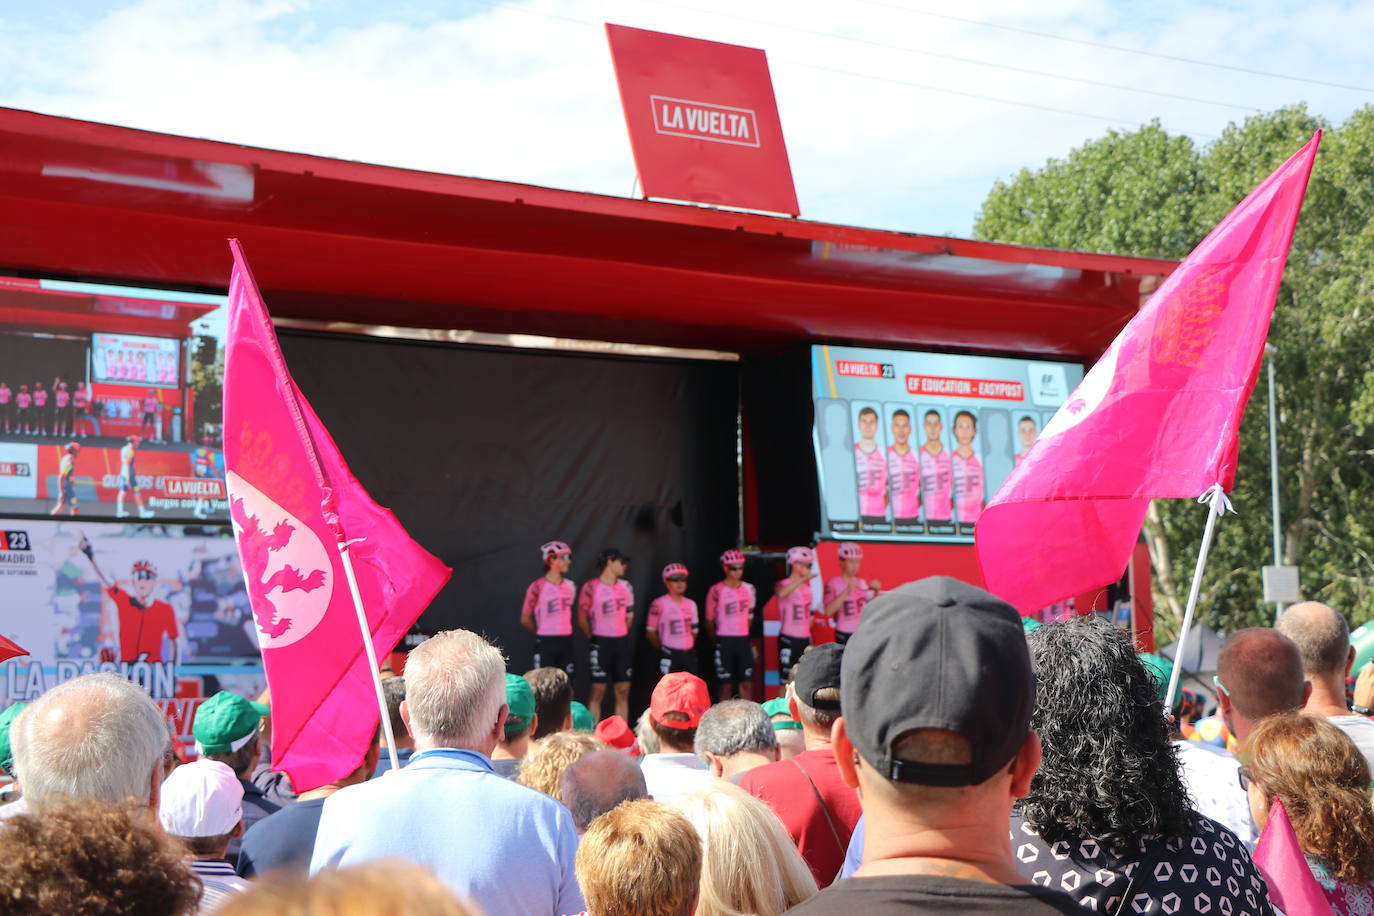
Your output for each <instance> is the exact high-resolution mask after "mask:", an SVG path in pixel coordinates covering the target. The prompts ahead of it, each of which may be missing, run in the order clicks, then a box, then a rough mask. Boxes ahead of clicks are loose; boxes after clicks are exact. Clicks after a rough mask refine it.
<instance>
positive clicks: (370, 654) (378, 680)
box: [339, 538, 401, 772]
mask: <svg viewBox="0 0 1374 916" xmlns="http://www.w3.org/2000/svg"><path fill="white" fill-rule="evenodd" d="M361 540H362V538H355V539H354V540H351V541H340V542H339V556H341V557H343V567H344V578H346V579H347V580H348V591H349V594H351V595H352V596H353V610H355V611H357V612H358V628H359V629H360V630H362V632H363V651H364V652H366V653H367V670H369V671H371V672H372V686H373V687H375V688H376V689H377V708H378V709H380V710H381V711H382V731H383V733H384V734H385V735H386V749H387V753H389V754H390V755H391V769H392V771H393V772H394V771H396V770H399V769H400V768H401V764H400V761H399V760H398V759H397V757H396V736H395V734H393V733H392V731H391V715H390V713H388V712H387V709H386V695H385V694H384V693H382V673H381V672H380V671H378V670H377V668H378V665H377V650H376V649H374V648H372V633H371V632H370V631H369V630H368V628H367V614H366V613H365V612H364V611H363V596H362V594H361V593H359V591H358V579H357V577H356V576H354V575H353V560H352V559H351V558H350V557H349V555H348V548H349V545H351V544H356V543H358V541H361Z"/></svg>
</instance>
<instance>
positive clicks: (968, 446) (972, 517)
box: [950, 410, 983, 525]
mask: <svg viewBox="0 0 1374 916" xmlns="http://www.w3.org/2000/svg"><path fill="white" fill-rule="evenodd" d="M977 434H978V421H977V420H976V419H974V416H973V414H972V413H970V412H969V411H967V410H961V411H959V412H958V413H956V414H955V415H954V441H955V442H957V443H959V445H958V447H957V448H955V449H954V454H953V456H951V458H950V465H951V468H950V470H951V479H952V480H953V484H954V505H955V508H956V510H957V512H958V515H959V521H960V523H962V524H965V525H971V524H973V523H974V522H976V521H978V516H980V515H982V514H983V463H982V462H981V461H979V460H978V456H977V454H975V453H974V451H973V437H974V436H975V435H977Z"/></svg>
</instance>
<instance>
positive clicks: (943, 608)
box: [840, 576, 1035, 786]
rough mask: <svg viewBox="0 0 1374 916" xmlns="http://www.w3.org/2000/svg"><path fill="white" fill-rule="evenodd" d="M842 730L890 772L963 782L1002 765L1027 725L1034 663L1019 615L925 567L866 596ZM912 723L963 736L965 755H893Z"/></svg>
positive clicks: (849, 649) (852, 645)
mask: <svg viewBox="0 0 1374 916" xmlns="http://www.w3.org/2000/svg"><path fill="white" fill-rule="evenodd" d="M840 683H841V686H840V697H841V700H840V702H841V707H842V710H843V714H844V722H845V732H846V733H847V734H848V736H849V740H850V741H851V742H853V744H854V747H855V749H856V750H858V752H859V754H860V755H861V756H862V757H863V759H864V760H865V761H867V762H868V764H869V765H870V766H872V767H873V768H874V769H876V770H877V771H878V772H879V773H881V774H882V775H883V776H885V777H887V778H888V779H891V780H893V781H895V782H907V783H915V784H918V785H926V786H968V785H977V784H979V783H981V782H984V781H986V780H987V779H988V778H989V777H991V776H992V775H993V774H994V773H996V772H997V771H998V770H1001V769H1003V768H1005V767H1006V766H1007V765H1008V764H1009V763H1011V760H1012V758H1013V757H1015V756H1016V753H1017V751H1019V750H1020V749H1021V745H1022V744H1023V743H1024V742H1025V740H1026V734H1027V733H1028V732H1029V731H1030V727H1031V708H1032V707H1033V706H1034V705H1035V673H1034V670H1033V669H1032V667H1031V660H1030V653H1029V651H1028V650H1027V649H1026V637H1025V634H1024V632H1023V630H1022V628H1021V615H1020V614H1019V613H1017V611H1016V609H1015V608H1013V607H1012V606H1011V605H1010V604H1007V603H1006V602H1005V601H1003V600H1002V599H1000V598H998V597H996V596H994V595H991V594H989V593H988V592H985V591H983V590H982V589H980V588H974V587H973V586H972V585H969V584H967V583H965V582H960V581H959V580H958V579H951V578H949V577H947V576H931V577H930V578H927V579H921V580H920V581H917V582H908V583H907V584H906V585H903V586H901V587H900V588H896V589H894V590H892V591H890V592H886V593H884V594H883V595H880V596H879V597H877V598H875V599H873V600H872V601H870V602H869V603H868V606H867V607H866V608H864V618H863V623H861V624H860V625H859V628H858V629H857V630H856V631H855V632H854V636H853V637H852V638H851V639H850V640H849V643H848V645H847V646H846V647H845V652H844V656H843V663H842V665H841V676H840ZM918 728H932V729H943V730H945V731H951V732H955V733H957V734H960V735H963V736H964V737H965V738H967V739H968V740H969V744H970V745H971V748H972V751H973V754H972V759H971V761H970V762H969V763H967V764H947V763H943V764H937V763H920V762H916V761H911V760H900V759H896V758H894V757H893V755H892V746H893V744H894V743H895V742H896V741H897V739H898V738H901V737H902V736H903V735H905V734H906V733H907V732H910V731H913V730H914V729H918Z"/></svg>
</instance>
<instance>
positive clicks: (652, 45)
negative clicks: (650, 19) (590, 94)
mask: <svg viewBox="0 0 1374 916" xmlns="http://www.w3.org/2000/svg"><path fill="white" fill-rule="evenodd" d="M606 35H607V38H608V39H609V41H610V45H611V58H612V60H613V61H614V63H615V73H616V81H617V82H618V83H619V85H620V101H621V104H622V106H623V107H624V110H625V124H626V126H627V127H628V128H629V131H630V146H631V148H632V149H633V151H634V158H635V168H636V169H637V170H638V172H639V181H640V185H641V186H642V188H643V190H644V195H645V196H646V197H659V198H666V199H669V200H690V201H695V202H698V203H705V204H720V205H724V206H728V207H743V208H746V209H750V210H767V211H770V212H774V213H787V214H790V215H792V216H796V215H797V214H798V213H799V212H800V207H799V206H798V205H797V191H796V188H795V187H794V186H793V184H792V168H791V166H790V165H789V163H788V160H787V146H786V144H785V143H784V142H783V137H782V121H781V120H780V119H779V118H778V105H777V101H776V99H775V98H774V96H773V81H772V78H771V77H770V76H769V74H768V59H767V57H766V56H765V55H764V53H763V51H760V50H758V49H756V48H744V47H740V46H739V45H727V44H720V43H719V42H714V41H702V40H700V39H697V38H684V37H682V36H680V35H668V34H665V33H663V32H649V31H645V30H643V29H631V28H627V27H625V26H619V25H609V24H608V25H607V26H606Z"/></svg>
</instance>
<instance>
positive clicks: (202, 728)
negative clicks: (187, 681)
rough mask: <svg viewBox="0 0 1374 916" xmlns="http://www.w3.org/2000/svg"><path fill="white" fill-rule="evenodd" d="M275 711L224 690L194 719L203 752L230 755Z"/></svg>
mask: <svg viewBox="0 0 1374 916" xmlns="http://www.w3.org/2000/svg"><path fill="white" fill-rule="evenodd" d="M269 712H271V710H269V709H268V708H267V707H266V706H264V705H263V704H261V703H254V702H253V701H252V700H245V699H244V698H243V697H241V696H239V695H238V694H237V693H230V692H229V691H228V690H221V691H220V692H219V693H217V694H215V695H214V696H212V697H211V698H210V699H208V700H206V701H205V702H204V703H201V704H200V708H199V709H197V710H196V716H195V719H193V720H192V722H191V734H192V735H194V736H195V739H196V746H197V748H198V749H199V750H200V752H201V753H202V754H229V753H233V752H234V751H236V750H238V749H239V748H241V747H243V746H244V745H245V744H247V743H248V739H249V737H250V736H252V735H253V734H254V733H255V732H256V731H257V730H258V725H259V723H261V722H262V717H263V716H265V715H267V714H268V713H269Z"/></svg>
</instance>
